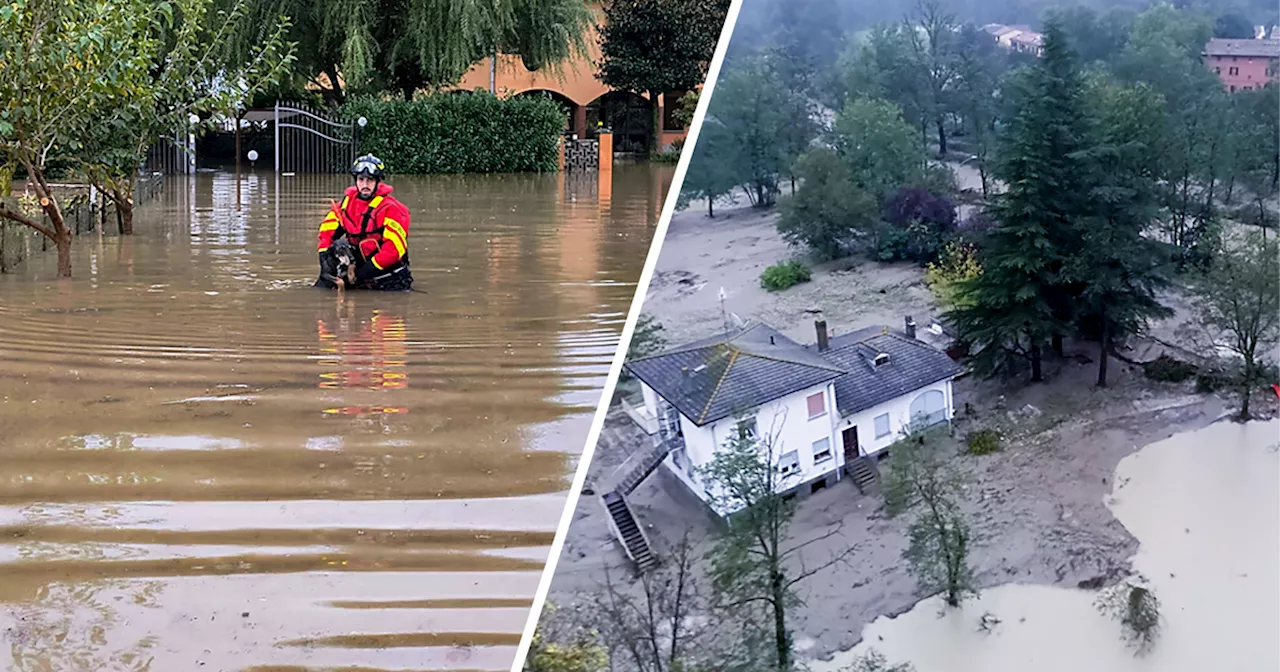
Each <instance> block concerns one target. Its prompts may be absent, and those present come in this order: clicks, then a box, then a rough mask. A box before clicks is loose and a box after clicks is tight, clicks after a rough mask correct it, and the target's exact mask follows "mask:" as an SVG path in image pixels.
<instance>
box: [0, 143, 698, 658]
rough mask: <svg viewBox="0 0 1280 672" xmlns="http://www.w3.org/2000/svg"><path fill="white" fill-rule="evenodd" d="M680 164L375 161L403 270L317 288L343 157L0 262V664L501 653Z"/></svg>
mask: <svg viewBox="0 0 1280 672" xmlns="http://www.w3.org/2000/svg"><path fill="white" fill-rule="evenodd" d="M673 173H674V169H673V167H669V166H645V165H638V166H636V165H632V166H617V167H616V168H615V170H614V172H613V175H612V180H611V181H608V182H604V183H602V182H601V181H600V180H599V179H598V177H597V176H596V175H594V174H584V175H556V174H548V175H515V176H461V177H456V176H455V177H409V176H401V177H395V178H393V179H392V180H390V182H391V184H392V185H393V186H394V187H395V188H396V196H397V197H399V198H400V199H401V200H402V201H403V202H404V203H405V204H406V205H407V206H408V207H409V208H410V210H411V212H412V224H411V228H410V232H409V249H410V258H411V260H412V264H413V273H414V277H415V289H416V290H418V291H415V292H413V293H409V294H403V293H400V294H378V293H369V292H359V291H354V292H353V291H348V292H345V293H344V294H338V293H337V292H326V291H324V290H319V289H314V288H312V287H311V286H310V285H311V283H312V282H313V281H314V278H315V273H316V254H315V251H314V250H315V235H316V229H317V227H318V225H319V222H320V219H321V218H322V217H323V215H324V213H325V211H326V210H327V209H328V207H329V204H330V200H331V199H335V198H339V197H340V195H341V190H342V189H343V188H344V187H345V186H346V184H347V183H348V180H347V179H346V178H344V177H343V176H340V175H339V176H327V175H322V176H317V175H300V176H283V177H279V178H276V177H275V176H274V175H271V174H269V173H258V174H256V175H255V174H246V175H244V177H243V180H242V181H241V182H240V186H239V189H238V190H237V183H236V180H235V177H234V175H232V174H227V173H202V174H199V175H197V176H195V177H191V178H182V177H174V178H168V179H167V182H166V184H165V185H164V189H163V191H162V193H161V195H160V196H159V197H158V199H157V200H156V201H154V202H151V203H148V204H146V205H145V206H142V207H141V208H140V209H139V212H138V213H137V222H136V230H137V234H136V235H134V236H133V237H131V238H118V237H111V236H107V237H100V236H98V235H97V234H87V235H85V236H82V237H81V238H80V239H79V240H78V241H77V242H76V246H75V253H74V276H75V277H74V278H73V279H72V280H69V281H66V280H58V279H56V278H55V277H54V271H55V268H54V266H55V261H56V260H55V259H54V255H53V254H52V253H48V254H46V255H41V256H37V257H36V258H34V259H32V260H29V261H28V262H27V263H26V264H24V266H22V267H20V268H19V269H18V272H17V273H15V274H12V275H8V276H4V277H0V534H2V535H3V536H2V537H0V629H2V630H3V634H4V638H5V641H4V643H3V645H2V646H0V667H3V668H4V669H11V670H59V671H61V670H154V671H156V672H167V671H169V670H260V671H261V670H277V671H285V670H304V669H307V670H319V669H353V668H359V669H370V670H453V669H457V670H500V669H502V670H505V669H508V668H509V667H510V666H511V662H512V657H513V655H514V652H515V647H516V645H517V644H518V641H519V637H520V633H521V631H522V629H523V627H524V623H525V619H526V616H527V611H528V606H529V604H530V603H531V602H532V599H533V594H534V591H535V589H536V586H537V582H538V580H539V578H540V575H541V570H542V566H543V564H544V561H545V559H546V555H547V551H548V550H549V548H548V547H549V545H550V543H551V540H552V537H553V535H554V531H555V528H556V525H557V523H558V522H559V518H560V513H561V510H562V507H563V504H564V500H565V495H566V489H567V487H568V485H569V483H570V482H571V480H572V475H573V470H574V468H575V467H576V458H577V456H578V454H579V452H580V451H581V449H582V444H583V442H584V441H585V438H586V434H587V430H588V428H589V425H590V421H591V414H592V412H593V411H594V409H595V406H596V404H597V401H598V398H599V393H600V390H601V388H602V387H603V385H604V382H605V377H606V375H607V372H608V368H609V364H610V361H611V359H612V357H613V354H614V352H615V350H616V347H617V342H618V337H619V334H620V332H621V328H622V323H623V321H624V320H625V317H626V312H627V310H628V309H629V307H630V302H631V297H632V295H633V293H634V291H635V284H636V281H637V280H638V278H639V275H640V272H641V269H642V267H643V264H644V259H645V256H646V253H647V251H648V248H649V243H650V241H651V239H652V234H653V231H654V229H655V228H656V224H657V220H658V216H659V214H660V211H661V208H662V205H663V200H664V198H665V195H666V191H667V187H668V186H669V184H670V182H671V177H672V174H673ZM237 192H238V194H237Z"/></svg>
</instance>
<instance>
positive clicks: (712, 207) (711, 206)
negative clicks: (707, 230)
mask: <svg viewBox="0 0 1280 672" xmlns="http://www.w3.org/2000/svg"><path fill="white" fill-rule="evenodd" d="M707 217H710V218H711V219H715V218H716V197H715V196H710V195H708V196H707Z"/></svg>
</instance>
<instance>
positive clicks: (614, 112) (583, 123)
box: [452, 3, 688, 152]
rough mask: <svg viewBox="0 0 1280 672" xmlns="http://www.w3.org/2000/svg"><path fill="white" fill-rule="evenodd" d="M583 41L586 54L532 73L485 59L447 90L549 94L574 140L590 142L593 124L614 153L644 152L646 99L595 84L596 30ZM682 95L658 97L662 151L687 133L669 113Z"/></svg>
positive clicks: (648, 119) (513, 61)
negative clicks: (607, 136)
mask: <svg viewBox="0 0 1280 672" xmlns="http://www.w3.org/2000/svg"><path fill="white" fill-rule="evenodd" d="M592 6H593V9H594V11H595V13H596V17H597V19H596V20H597V22H602V21H603V20H604V11H603V10H602V9H601V8H600V5H599V4H598V3H592ZM586 41H587V47H588V49H587V53H586V54H585V57H582V56H580V57H578V58H575V59H573V60H571V61H568V62H565V63H561V64H559V65H558V66H555V67H553V68H549V69H543V70H540V71H538V72H532V71H530V70H529V69H527V68H525V67H524V63H523V62H522V61H521V60H520V57H519V56H508V55H505V54H500V55H499V56H498V58H497V63H496V67H495V64H494V63H493V60H494V59H491V58H486V59H484V60H483V61H481V62H479V63H477V64H475V65H474V66H472V68H471V70H469V71H468V72H467V74H466V75H464V76H463V77H462V80H461V81H460V82H458V84H457V85H456V86H454V87H453V89H452V90H455V91H457V90H461V91H471V90H474V89H484V90H485V91H491V92H492V93H494V94H495V95H497V96H499V97H507V96H522V95H538V94H546V95H550V97H551V98H553V99H555V100H557V101H559V102H560V103H561V104H562V105H563V106H564V107H565V108H566V109H565V112H566V117H567V119H566V125H565V128H566V130H567V131H569V132H571V133H574V134H577V136H578V137H580V138H588V139H590V138H592V137H594V135H595V129H596V127H597V123H603V124H604V125H605V126H608V127H609V128H611V129H612V130H613V134H614V147H615V149H616V150H617V151H621V152H643V151H646V148H647V147H648V145H649V143H648V140H649V133H650V127H651V126H652V123H653V122H652V118H653V117H652V115H653V103H652V102H651V101H650V100H649V99H648V98H649V96H648V95H647V94H645V95H637V94H634V93H630V92H626V91H617V90H614V89H611V88H609V87H608V86H605V84H604V82H601V81H600V80H599V79H597V78H596V73H597V72H598V70H599V65H598V64H599V63H600V37H599V33H598V31H596V30H595V29H594V28H592V29H590V34H588V35H587V40H586ZM684 94H685V92H684V91H672V92H668V93H665V94H663V95H660V96H658V101H657V105H658V114H659V118H660V119H661V120H662V139H661V143H660V144H661V146H662V147H669V146H670V145H671V144H672V143H674V142H676V141H677V140H681V139H683V138H684V137H685V136H686V135H687V134H688V130H687V129H685V128H684V127H683V126H682V125H680V124H679V123H678V122H677V121H676V120H675V118H674V115H673V114H672V113H673V112H674V111H675V108H676V103H677V101H678V100H679V99H680V97H681V96H683V95H684Z"/></svg>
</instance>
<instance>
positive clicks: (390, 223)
mask: <svg viewBox="0 0 1280 672" xmlns="http://www.w3.org/2000/svg"><path fill="white" fill-rule="evenodd" d="M382 221H384V222H386V226H387V228H388V229H391V230H392V231H395V232H396V233H398V234H400V240H401V241H405V242H408V240H409V236H408V235H407V234H405V232H404V227H403V226H401V225H400V222H397V221H396V220H394V219H391V218H390V217H387V218H385V219H383V220H382Z"/></svg>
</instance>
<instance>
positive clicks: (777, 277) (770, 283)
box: [760, 259, 812, 292]
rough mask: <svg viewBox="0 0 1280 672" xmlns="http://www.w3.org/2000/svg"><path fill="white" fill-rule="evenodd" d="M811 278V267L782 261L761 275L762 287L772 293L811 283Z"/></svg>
mask: <svg viewBox="0 0 1280 672" xmlns="http://www.w3.org/2000/svg"><path fill="white" fill-rule="evenodd" d="M811 277H812V274H811V273H810V271H809V267H808V266H805V265H804V264H802V263H800V262H799V261H796V260H795V259H792V260H790V261H780V262H778V263H776V264H774V265H772V266H770V267H769V268H766V269H764V273H761V274H760V286H761V287H763V288H765V289H767V290H768V291H770V292H777V291H781V290H784V289H787V288H788V287H794V286H796V285H798V284H800V283H802V282H809V279H810V278H811Z"/></svg>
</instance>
